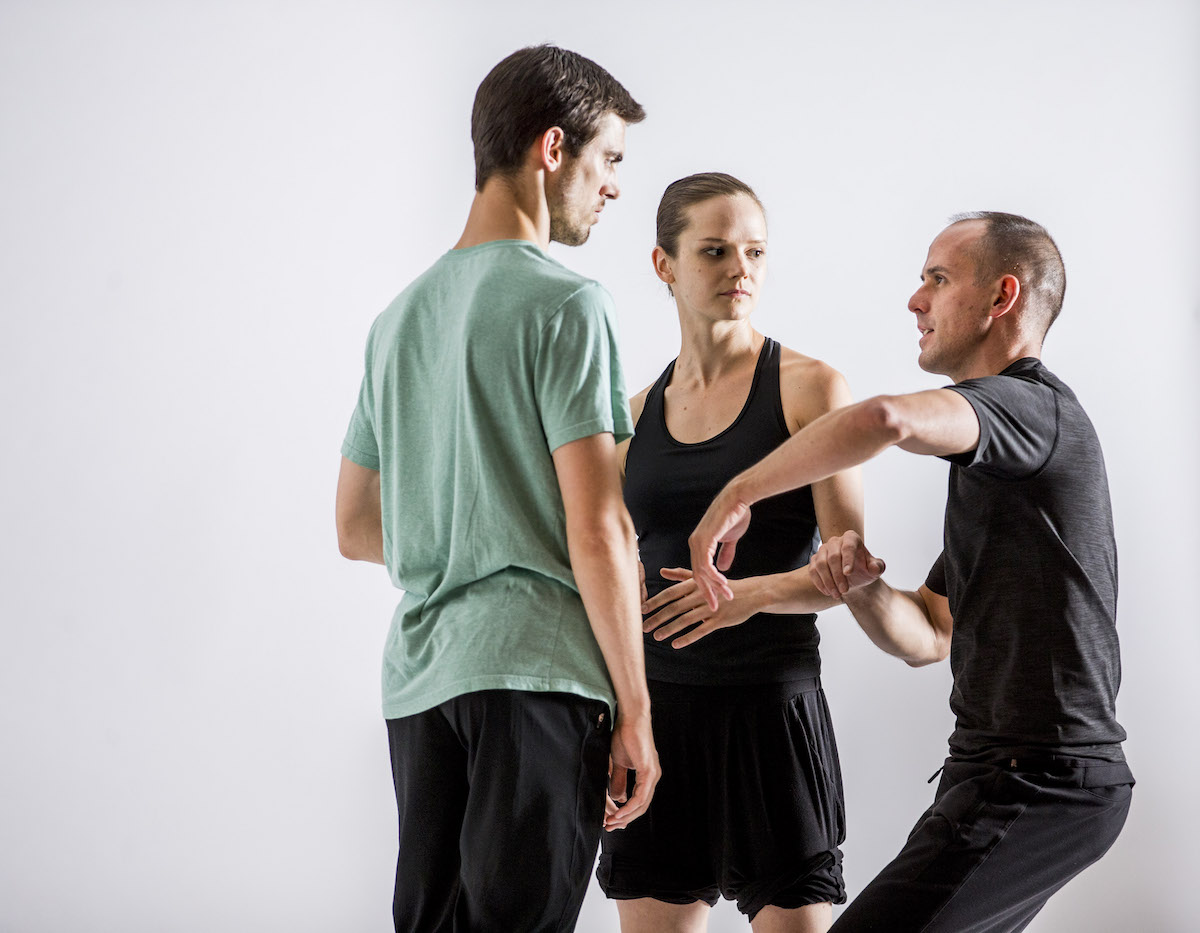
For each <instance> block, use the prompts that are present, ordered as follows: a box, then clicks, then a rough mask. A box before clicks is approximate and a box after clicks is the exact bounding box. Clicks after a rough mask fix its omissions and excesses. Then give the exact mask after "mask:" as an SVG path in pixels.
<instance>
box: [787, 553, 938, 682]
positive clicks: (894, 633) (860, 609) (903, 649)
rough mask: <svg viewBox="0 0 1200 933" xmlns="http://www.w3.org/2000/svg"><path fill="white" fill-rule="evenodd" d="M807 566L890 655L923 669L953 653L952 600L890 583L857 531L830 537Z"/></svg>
mask: <svg viewBox="0 0 1200 933" xmlns="http://www.w3.org/2000/svg"><path fill="white" fill-rule="evenodd" d="M808 569H809V570H810V571H811V572H812V577H813V581H814V583H815V584H816V586H817V588H818V589H820V590H821V592H822V593H825V594H826V595H828V596H831V597H839V598H841V599H842V600H844V601H845V603H846V605H847V606H848V607H849V609H850V612H851V613H853V615H854V618H855V619H856V620H857V621H858V624H859V625H860V626H861V627H862V630H863V631H864V632H866V633H867V637H868V638H870V639H871V641H873V642H874V643H875V645H876V646H877V647H879V648H881V649H882V650H883V651H886V652H887V653H888V654H891V655H895V656H896V657H898V658H900V659H902V660H903V661H905V662H907V663H908V664H910V665H911V666H913V667H920V666H922V665H924V664H932V663H934V662H935V661H941V660H942V659H943V658H945V657H946V655H948V654H949V653H950V638H951V635H952V634H953V631H954V618H953V617H952V616H951V615H950V601H949V600H948V599H946V597H945V596H940V595H938V594H937V593H935V592H933V590H931V589H929V587H927V586H922V587H920V588H919V589H918V590H916V591H915V592H910V591H907V590H897V589H893V588H892V587H890V586H888V584H887V583H885V582H884V581H883V579H882V576H881V575H882V573H883V571H884V569H885V565H884V562H883V561H882V560H880V559H879V558H877V557H875V556H874V555H872V554H871V552H870V551H868V550H867V546H866V544H865V543H864V542H863V540H862V537H861V536H859V535H858V534H857V533H856V532H853V531H848V532H846V534H844V535H841V536H839V537H836V538H832V539H830V540H829V541H826V542H825V543H824V544H823V545H821V550H819V551H818V552H817V553H816V554H814V555H813V559H812V560H811V561H810V562H809V565H808Z"/></svg>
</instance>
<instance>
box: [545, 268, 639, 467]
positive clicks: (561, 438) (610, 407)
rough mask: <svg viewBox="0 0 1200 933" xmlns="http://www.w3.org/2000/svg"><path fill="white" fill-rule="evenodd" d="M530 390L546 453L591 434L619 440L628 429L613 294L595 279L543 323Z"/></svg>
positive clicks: (629, 434) (631, 425)
mask: <svg viewBox="0 0 1200 933" xmlns="http://www.w3.org/2000/svg"><path fill="white" fill-rule="evenodd" d="M534 393H535V396H536V399H537V406H538V413H539V415H540V417H541V420H542V430H543V432H544V433H545V436H546V444H547V446H548V447H549V449H550V451H551V452H554V451H555V450H557V449H558V448H559V447H561V446H562V445H563V444H569V443H570V442H571V441H575V440H578V439H579V438H581V437H588V436H590V435H592V434H602V433H609V434H612V435H613V437H614V439H615V440H616V441H617V442H618V443H619V442H620V441H623V440H625V439H626V438H628V437H630V436H631V435H632V434H633V422H632V419H631V418H630V416H629V400H628V398H626V395H625V376H624V373H623V372H622V370H621V359H620V356H619V354H618V352H617V334H616V325H615V318H614V314H613V303H612V298H611V297H610V296H609V294H608V292H607V291H605V290H604V288H602V287H601V286H600V285H599V284H598V283H596V282H589V283H588V284H586V285H584V286H583V287H581V288H580V289H579V290H577V291H576V292H574V293H573V294H572V295H571V296H570V297H569V298H568V299H567V300H566V301H564V302H563V304H562V306H561V307H560V308H559V309H558V311H557V312H555V314H554V316H553V317H551V318H550V320H549V321H548V322H547V323H546V325H545V326H544V327H543V328H542V331H541V334H540V335H539V338H538V347H537V357H536V363H535V366H534Z"/></svg>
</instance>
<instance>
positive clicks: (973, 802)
mask: <svg viewBox="0 0 1200 933" xmlns="http://www.w3.org/2000/svg"><path fill="white" fill-rule="evenodd" d="M1132 787H1133V776H1132V774H1130V772H1129V769H1128V768H1127V767H1126V766H1125V765H1124V763H1116V764H1104V763H1097V764H1094V765H1091V766H1087V764H1086V763H1084V762H1080V761H1078V760H1069V759H1068V760H1058V761H1049V762H1047V761H1039V762H1036V763H1033V762H1031V763H1028V764H1027V763H1025V762H1021V761H1015V760H1014V761H1009V762H1003V763H996V764H983V763H974V762H963V761H954V760H952V759H951V760H948V761H947V762H946V766H945V769H944V770H943V772H942V780H941V783H940V784H939V785H938V791H937V795H936V797H935V798H934V803H933V806H932V807H930V808H929V809H928V810H927V811H926V812H925V814H924V816H922V817H921V819H920V820H919V821H918V822H917V825H916V826H915V827H914V828H913V831H912V833H911V834H910V835H909V838H908V842H907V843H906V844H905V846H904V848H903V849H901V850H900V854H899V855H897V856H896V858H895V859H893V860H892V861H891V863H890V864H888V865H887V866H886V867H885V868H884V869H883V871H881V872H880V873H879V875H878V876H876V878H875V879H874V880H873V881H872V882H871V883H870V884H869V885H867V887H866V888H865V889H864V890H863V892H862V893H861V894H859V895H858V897H856V898H855V899H854V901H853V902H852V903H851V904H850V906H849V907H847V908H846V910H845V911H844V912H843V913H842V915H841V916H840V917H838V920H837V922H836V923H835V924H834V925H833V931H832V933H862V931H879V933H884V931H886V933H1011V931H1017V930H1023V929H1025V927H1026V926H1027V925H1028V924H1029V922H1030V921H1031V920H1032V919H1033V917H1034V915H1035V914H1036V913H1037V912H1038V911H1039V910H1041V909H1042V907H1043V906H1044V905H1045V903H1046V901H1047V900H1049V898H1050V895H1052V894H1053V893H1054V892H1055V891H1057V890H1058V889H1059V888H1061V887H1062V886H1063V885H1065V884H1066V883H1067V882H1068V881H1070V880H1071V879H1072V878H1074V877H1075V876H1076V875H1077V874H1079V872H1081V871H1083V869H1085V868H1087V866H1089V865H1091V864H1092V863H1093V862H1095V861H1097V860H1098V859H1099V858H1100V857H1101V856H1102V855H1104V853H1105V852H1107V851H1108V849H1109V847H1110V846H1111V845H1112V844H1113V842H1115V841H1116V838H1117V836H1118V835H1119V834H1120V832H1121V828H1122V826H1124V825H1125V817H1126V816H1127V815H1128V813H1129V803H1130V799H1131V792H1132Z"/></svg>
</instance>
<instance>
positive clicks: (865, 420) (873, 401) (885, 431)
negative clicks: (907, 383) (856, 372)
mask: <svg viewBox="0 0 1200 933" xmlns="http://www.w3.org/2000/svg"><path fill="white" fill-rule="evenodd" d="M857 408H858V413H857V420H858V427H859V428H860V429H861V430H863V431H864V432H866V433H869V434H870V435H872V436H873V437H876V438H878V439H879V440H880V441H883V442H885V443H887V444H899V443H900V442H901V441H903V440H904V439H905V438H907V437H908V435H909V423H908V419H907V418H906V417H905V413H904V409H903V407H902V406H901V405H900V404H899V403H898V400H897V399H896V397H894V396H891V395H876V396H875V397H874V398H869V399H866V400H865V401H863V402H862V403H861V404H859V405H858V406H857Z"/></svg>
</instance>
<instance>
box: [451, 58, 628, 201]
mask: <svg viewBox="0 0 1200 933" xmlns="http://www.w3.org/2000/svg"><path fill="white" fill-rule="evenodd" d="M606 113H615V114H616V115H617V116H618V117H620V118H621V119H622V120H624V121H625V122H626V123H639V122H640V121H642V120H643V119H645V117H646V111H645V110H643V109H642V105H641V104H639V103H638V102H637V101H636V100H634V99H633V97H631V96H630V94H629V92H628V91H627V90H625V88H624V87H623V86H622V85H621V83H620V82H619V81H617V79H616V78H614V77H613V76H612V75H610V74H609V73H608V72H607V71H605V70H604V69H603V68H601V67H600V66H599V65H597V64H596V63H595V62H594V61H592V60H591V59H589V58H584V57H583V56H582V55H580V54H578V53H577V52H571V51H568V50H567V49H560V48H558V47H557V46H553V45H535V46H530V47H529V48H525V49H520V50H519V51H516V52H513V53H512V55H510V56H508V58H506V59H504V61H502V62H500V64H498V65H497V66H496V67H495V68H493V69H492V70H491V71H490V72H488V76H487V77H486V78H484V79H483V81H482V83H480V85H479V89H478V90H477V91H476V92H475V105H474V107H473V108H472V110H471V141H472V142H473V143H474V144H475V188H476V189H477V190H478V189H482V188H483V186H484V183H485V182H486V181H487V180H488V179H489V178H491V177H492V176H493V175H495V174H497V173H500V174H510V173H512V172H515V171H516V170H517V169H518V168H519V167H520V165H521V160H522V159H523V158H524V157H525V151H526V150H527V149H528V148H529V146H530V145H531V144H532V143H533V141H534V140H535V139H537V138H538V137H539V136H540V135H541V134H542V133H544V132H546V130H548V129H550V127H552V126H557V127H561V129H562V131H563V148H564V149H565V150H566V152H567V153H568V154H569V155H573V156H574V155H578V154H579V151H580V150H581V149H582V148H583V147H584V146H586V145H587V144H588V143H589V142H591V140H592V139H593V138H594V137H595V135H596V133H597V132H599V129H600V121H601V119H602V118H603V117H604V115H605V114H606Z"/></svg>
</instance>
